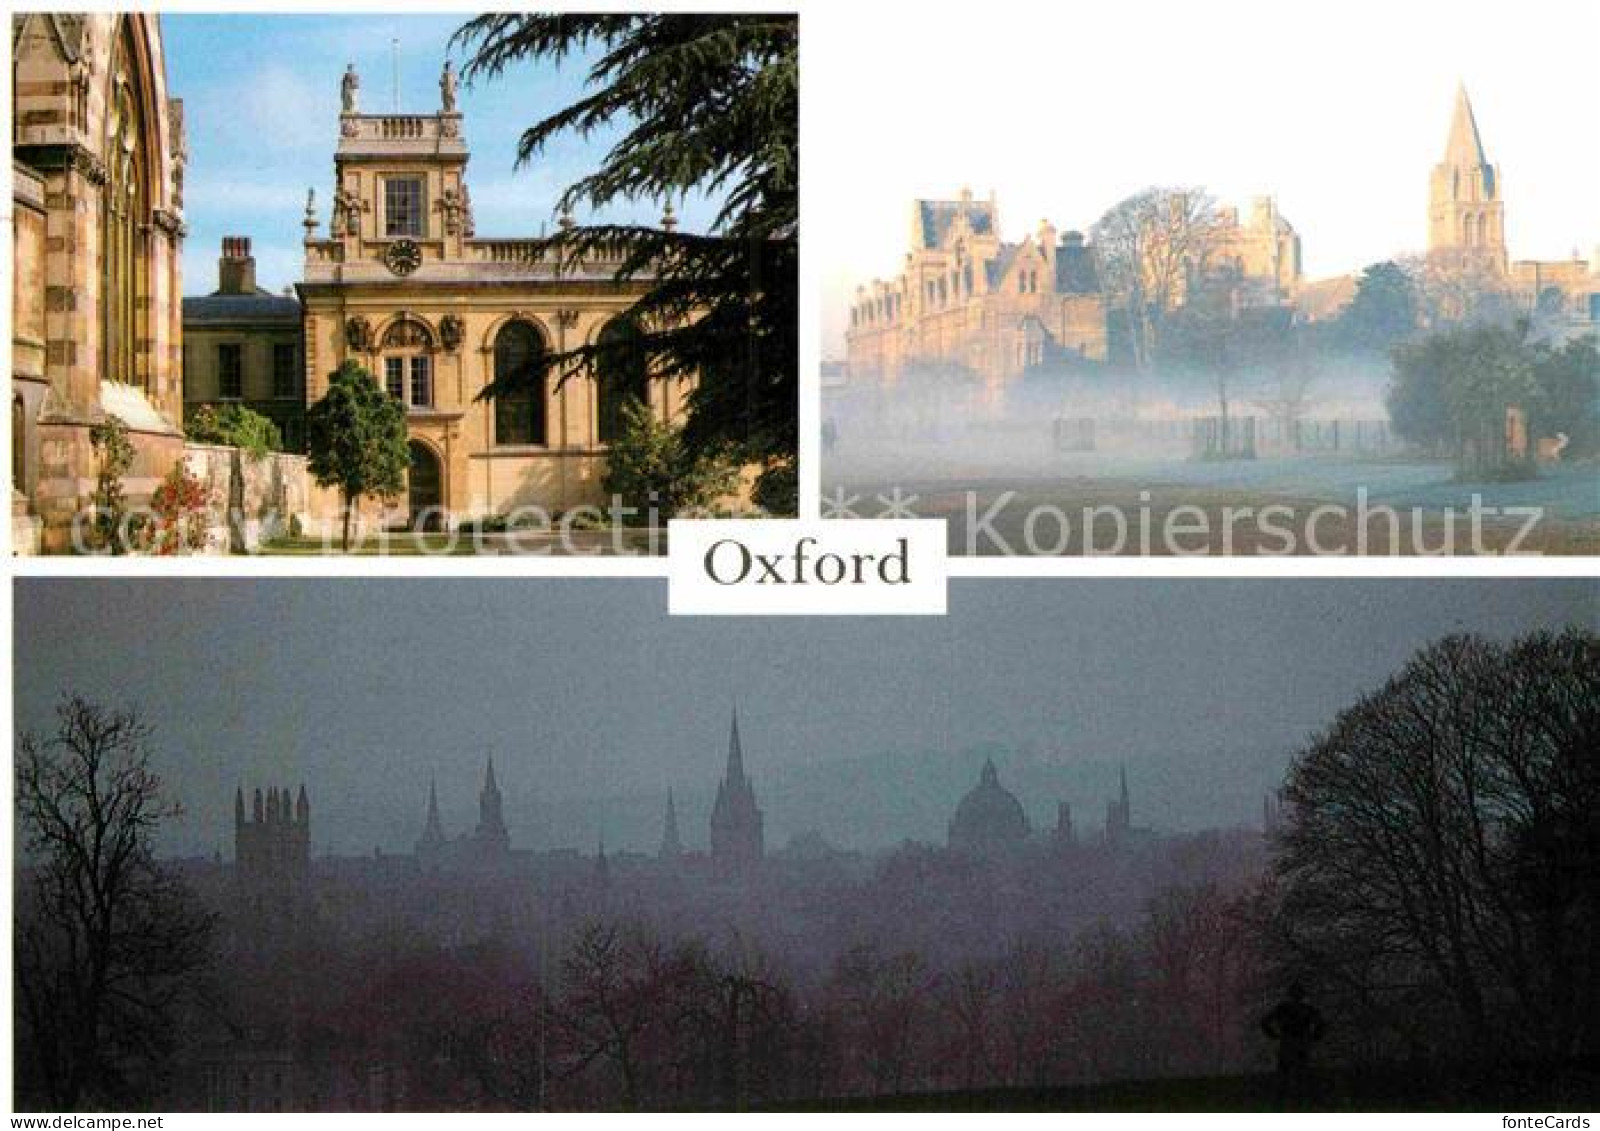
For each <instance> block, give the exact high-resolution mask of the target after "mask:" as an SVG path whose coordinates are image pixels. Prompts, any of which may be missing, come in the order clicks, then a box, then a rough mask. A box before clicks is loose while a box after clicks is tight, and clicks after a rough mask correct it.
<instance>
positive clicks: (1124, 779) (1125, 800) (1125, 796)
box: [1122, 766, 1128, 813]
mask: <svg viewBox="0 0 1600 1131" xmlns="http://www.w3.org/2000/svg"><path fill="white" fill-rule="evenodd" d="M1122 811H1123V812H1124V813H1126V812H1127V811H1128V767H1127V766H1123V767H1122Z"/></svg>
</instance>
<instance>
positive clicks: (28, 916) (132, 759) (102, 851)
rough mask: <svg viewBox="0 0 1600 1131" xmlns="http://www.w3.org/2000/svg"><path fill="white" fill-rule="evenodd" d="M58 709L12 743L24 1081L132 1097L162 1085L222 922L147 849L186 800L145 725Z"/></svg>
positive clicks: (63, 1099) (78, 1095) (76, 704)
mask: <svg viewBox="0 0 1600 1131" xmlns="http://www.w3.org/2000/svg"><path fill="white" fill-rule="evenodd" d="M56 718H57V724H56V729H55V732H54V733H53V734H51V735H49V736H47V737H40V736H39V735H36V734H34V733H32V732H30V733H27V734H24V735H23V736H22V737H21V739H20V741H19V742H18V745H17V769H16V774H17V799H16V804H17V821H18V832H19V839H20V842H21V852H22V855H21V858H20V859H19V861H18V877H17V926H16V1004H15V1010H16V1033H17V1076H18V1088H17V1090H18V1094H19V1095H20V1096H25V1097H31V1098H37V1099H39V1100H42V1101H44V1102H46V1103H48V1105H49V1106H50V1107H52V1108H55V1109H58V1110H72V1109H75V1108H77V1107H79V1106H80V1105H89V1104H116V1105H119V1106H126V1105H128V1104H129V1103H130V1102H136V1101H139V1100H144V1099H148V1098H149V1097H151V1096H154V1095H156V1094H158V1093H159V1089H160V1086H161V1082H162V1074H163V1070H164V1068H165V1066H166V1063H167V1061H168V1060H169V1058H170V1056H171V1053H172V1050H173V1047H174V1042H175V1038H176V1036H177V1033H178V1025H177V1016H178V1012H179V1007H180V1002H181V998H182V996H183V994H184V993H185V992H186V991H187V990H190V989H192V988H193V987H194V983H195V980H196V979H197V977H198V975H199V972H200V970H201V967H202V966H203V965H204V963H205V962H206V960H207V958H208V954H209V948H210V941H211V935H212V929H213V925H214V922H213V918H212V916H211V915H209V914H207V913H205V912H203V911H202V910H200V908H199V907H198V905H197V904H196V903H195V902H194V900H193V898H192V897H191V895H190V893H189V892H188V890H187V889H186V888H185V886H184V885H183V883H182V882H181V881H180V880H179V879H178V878H177V877H176V876H174V875H172V874H171V873H170V872H169V871H167V870H166V869H164V868H162V867H161V866H160V865H158V864H157V863H156V861H155V859H154V857H153V855H152V843H153V841H154V839H155V837H156V834H157V832H158V831H159V829H160V828H161V826H162V824H163V822H165V821H167V820H169V819H172V818H174V817H176V816H178V815H179V813H180V809H179V807H178V806H177V805H176V804H175V803H173V802H171V801H170V800H168V799H166V797H165V796H164V794H163V788H162V782H161V779H160V777H158V776H157V775H156V774H155V772H154V771H153V770H152V769H151V752H150V739H151V730H150V728H149V727H148V726H146V725H145V724H144V723H143V722H142V721H141V720H140V719H139V717H138V715H137V713H136V712H134V711H132V710H106V709H104V708H102V707H100V706H97V705H96V704H93V703H90V702H87V701H85V700H83V699H80V698H77V697H69V698H67V699H64V700H63V701H62V703H61V704H60V706H59V707H58V708H57V709H56Z"/></svg>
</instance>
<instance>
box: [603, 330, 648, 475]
mask: <svg viewBox="0 0 1600 1131" xmlns="http://www.w3.org/2000/svg"><path fill="white" fill-rule="evenodd" d="M643 337H644V336H643V335H642V334H641V333H640V332H639V327H638V326H637V325H635V324H634V323H633V321H632V320H630V319H627V318H613V319H612V320H611V321H610V322H607V323H606V324H605V326H604V327H603V328H602V329H601V331H600V336H599V338H597V339H596V341H595V344H596V345H597V346H598V347H599V349H598V354H599V356H597V357H596V358H595V368H596V371H597V372H596V377H597V378H598V381H599V390H598V404H597V406H596V408H597V416H598V419H597V420H596V426H597V431H598V434H599V437H600V442H601V443H602V444H609V443H610V442H611V441H612V440H615V439H616V438H617V437H618V436H620V435H622V406H623V405H625V404H627V403H628V402H629V401H630V400H633V401H638V402H639V403H640V404H643V405H648V404H649V403H650V373H649V358H648V357H646V356H645V351H644V341H643Z"/></svg>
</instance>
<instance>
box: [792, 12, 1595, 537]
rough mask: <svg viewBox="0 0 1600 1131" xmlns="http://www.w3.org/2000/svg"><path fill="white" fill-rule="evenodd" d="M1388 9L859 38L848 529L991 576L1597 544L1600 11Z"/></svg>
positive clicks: (839, 404) (839, 240)
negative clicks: (982, 560)
mask: <svg viewBox="0 0 1600 1131" xmlns="http://www.w3.org/2000/svg"><path fill="white" fill-rule="evenodd" d="M1394 7H1398V6H1391V10H1387V11H1381V10H1377V9H1374V10H1370V11H1369V10H1365V9H1362V10H1355V11H1352V12H1350V13H1346V14H1345V15H1341V16H1340V21H1341V22H1340V23H1339V24H1338V25H1337V26H1335V25H1333V24H1331V23H1330V24H1326V25H1324V24H1321V23H1318V22H1315V21H1303V22H1302V24H1301V26H1300V27H1299V28H1298V29H1296V28H1295V27H1293V26H1292V24H1290V23H1287V22H1285V21H1283V20H1281V19H1276V18H1262V17H1263V16H1264V10H1262V9H1257V8H1254V7H1241V6H1239V5H1232V6H1230V5H1222V6H1220V7H1218V6H1207V7H1206V8H1205V9H1204V10H1203V11H1201V10H1198V9H1194V8H1190V9H1188V10H1185V11H1172V12H1166V13H1164V14H1163V15H1162V18H1161V19H1160V20H1159V21H1157V22H1156V23H1155V24H1151V25H1150V26H1140V23H1141V21H1142V20H1144V17H1143V16H1142V15H1141V13H1140V11H1135V10H1126V11H1123V12H1100V13H1095V14H1093V15H1091V16H1089V17H1087V22H1086V19H1085V17H1084V16H1083V15H1082V14H1081V13H1077V12H1075V13H1074V15H1073V18H1072V20H1071V21H1070V27H1069V26H1067V21H1066V17H1065V16H1064V15H1063V16H1061V17H1059V19H1060V20H1061V22H1062V25H1063V26H1062V27H1059V28H1051V27H1037V28H1035V29H1034V30H1033V31H1030V33H1029V35H1028V44H1027V45H1026V46H1025V45H1023V44H1019V43H1018V42H1017V38H1016V29H1015V27H1004V26H1001V27H997V28H995V29H986V28H974V27H971V26H970V25H968V24H962V25H960V28H959V32H958V31H957V30H956V28H954V27H953V26H951V25H949V24H938V25H937V26H931V27H905V26H902V25H900V24H898V23H896V24H895V27H894V28H893V29H892V33H893V36H894V42H896V43H897V48H896V51H895V52H894V53H893V54H892V55H890V54H888V53H884V52H882V51H881V49H880V50H874V49H873V47H872V45H873V44H880V45H881V44H882V43H884V42H888V41H890V40H889V38H888V36H889V34H890V32H891V29H890V28H887V27H886V28H884V29H878V30H882V31H883V32H884V34H883V35H878V34H868V32H871V31H872V30H873V29H855V34H853V35H852V36H851V39H852V40H853V42H854V43H855V44H856V46H855V47H853V48H847V49H846V51H845V53H846V54H847V55H848V54H850V53H851V52H852V51H856V52H860V56H861V57H860V58H859V59H850V60H848V61H846V60H841V61H840V62H841V63H846V64H852V63H853V64H855V66H854V68H853V72H847V73H855V74H858V75H869V76H871V77H870V78H869V79H867V80H866V81H867V83H868V84H869V85H870V86H871V88H872V89H871V90H866V91H863V90H862V89H860V88H852V89H851V90H850V91H849V92H847V95H848V96H847V97H846V95H845V94H840V95H831V94H830V95H828V96H826V101H825V102H824V103H823V105H822V107H821V108H820V113H819V117H822V118H824V119H825V122H824V124H825V126H827V127H831V128H827V129H824V130H823V131H822V133H823V136H826V137H829V138H830V139H833V140H830V141H829V142H828V145H829V147H830V152H829V154H828V161H829V165H830V167H834V168H856V169H860V170H869V169H870V170H871V171H872V172H871V175H870V176H863V177H859V178H855V177H852V178H842V177H830V178H828V180H829V182H830V183H829V184H828V185H826V186H825V187H824V188H823V189H822V190H821V192H822V193H823V194H824V199H823V201H822V203H823V208H822V209H821V211H822V213H823V215H822V216H821V217H820V219H819V222H817V224H816V226H815V228H814V230H816V231H820V232H821V233H823V234H822V235H821V236H820V237H819V238H818V239H817V241H816V242H817V243H818V244H821V245H822V252H823V263H824V268H823V270H824V277H823V286H824V294H823V302H822V332H823V336H824V342H823V350H822V357H823V372H822V412H821V428H822V444H821V453H822V457H823V458H822V464H821V466H822V514H823V517H825V518H830V517H831V518H841V519H845V518H891V517H892V518H907V517H918V518H944V519H947V520H948V523H949V540H950V546H949V548H950V551H951V553H954V554H965V555H998V556H1011V555H1016V556H1029V555H1032V556H1038V555H1052V556H1053V555H1106V554H1121V555H1129V554H1131V555H1152V556H1159V555H1198V554H1212V555H1219V554H1221V555H1385V556H1388V555H1420V554H1426V555H1482V554H1494V555H1500V554H1596V553H1600V409H1597V399H1600V345H1597V342H1600V145H1597V144H1596V136H1597V132H1600V87H1597V85H1596V79H1595V71H1594V60H1593V58H1591V57H1589V56H1590V55H1591V53H1592V49H1593V45H1594V44H1595V43H1596V42H1600V9H1595V8H1591V7H1589V6H1587V5H1583V6H1576V7H1574V6H1564V5H1563V6H1556V5H1540V4H1534V5H1530V6H1529V10H1528V11H1526V12H1523V11H1522V10H1521V9H1519V13H1520V14H1519V16H1518V18H1517V20H1516V21H1510V22H1505V21H1498V20H1492V21H1476V20H1457V19H1453V18H1440V16H1441V13H1445V12H1448V9H1443V8H1438V9H1435V6H1432V5H1418V6H1415V10H1411V9H1412V7H1413V6H1411V5H1406V6H1404V8H1405V9H1406V10H1404V11H1394V10H1392V9H1393V8H1394ZM1341 11H1343V10H1341ZM1332 15H1333V13H1332V10H1331V9H1330V10H1329V12H1328V13H1327V16H1328V17H1329V18H1331V17H1332ZM855 18H856V17H855V16H852V19H853V20H854V19H855ZM882 18H885V19H886V22H889V23H894V19H893V16H892V13H891V15H890V16H889V17H882ZM1033 22H1037V21H1033ZM1047 22H1048V19H1047ZM1146 22H1148V21H1146ZM996 23H997V24H998V25H1003V24H1004V21H996ZM991 37H992V39H993V41H992V42H990V41H989V40H990V38H991ZM874 91H877V92H880V93H881V94H882V95H883V96H884V97H883V99H878V98H876V97H875V96H874V94H873V92H874ZM885 99H886V100H887V101H885ZM874 107H877V108H876V109H874ZM889 107H893V110H892V112H884V111H885V110H886V109H887V108H889Z"/></svg>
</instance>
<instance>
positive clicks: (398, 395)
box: [383, 357, 406, 401]
mask: <svg viewBox="0 0 1600 1131" xmlns="http://www.w3.org/2000/svg"><path fill="white" fill-rule="evenodd" d="M383 387H384V389H385V390H387V391H388V393H389V395H390V396H391V397H393V398H394V399H395V400H397V401H404V400H405V399H406V359H405V358H403V357H386V358H384V359H383Z"/></svg>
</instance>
